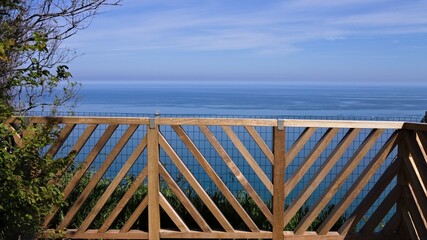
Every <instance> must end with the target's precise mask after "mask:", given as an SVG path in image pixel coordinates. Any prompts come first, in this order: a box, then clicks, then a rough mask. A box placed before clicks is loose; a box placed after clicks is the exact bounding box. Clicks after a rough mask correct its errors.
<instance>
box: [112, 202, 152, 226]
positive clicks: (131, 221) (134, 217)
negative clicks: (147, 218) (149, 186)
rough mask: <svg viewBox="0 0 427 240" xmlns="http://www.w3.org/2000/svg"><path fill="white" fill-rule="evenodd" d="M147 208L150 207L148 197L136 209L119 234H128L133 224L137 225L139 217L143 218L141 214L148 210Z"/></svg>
mask: <svg viewBox="0 0 427 240" xmlns="http://www.w3.org/2000/svg"><path fill="white" fill-rule="evenodd" d="M147 206H148V196H145V197H144V199H142V201H141V202H140V203H139V205H138V207H136V209H135V210H134V211H133V213H132V215H131V216H130V217H129V219H128V220H127V221H126V223H125V224H124V225H123V227H122V228H121V229H120V231H119V232H121V233H125V232H128V231H129V230H130V229H131V227H132V226H133V224H135V222H136V220H137V219H138V218H139V216H141V213H142V212H143V211H144V210H145V209H146V208H147Z"/></svg>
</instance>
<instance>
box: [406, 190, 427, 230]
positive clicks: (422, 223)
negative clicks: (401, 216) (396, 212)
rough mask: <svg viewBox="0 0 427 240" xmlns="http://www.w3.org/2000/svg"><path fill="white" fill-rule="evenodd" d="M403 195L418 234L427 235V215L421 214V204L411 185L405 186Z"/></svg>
mask: <svg viewBox="0 0 427 240" xmlns="http://www.w3.org/2000/svg"><path fill="white" fill-rule="evenodd" d="M402 197H403V200H404V201H405V203H406V206H407V208H408V210H409V213H410V214H411V219H412V221H413V223H414V225H415V229H416V230H417V233H418V235H420V236H426V237H427V221H426V216H424V215H423V214H421V211H420V208H419V204H418V202H417V201H416V199H414V194H413V193H412V192H411V189H410V188H409V187H405V188H404V189H403V194H402Z"/></svg>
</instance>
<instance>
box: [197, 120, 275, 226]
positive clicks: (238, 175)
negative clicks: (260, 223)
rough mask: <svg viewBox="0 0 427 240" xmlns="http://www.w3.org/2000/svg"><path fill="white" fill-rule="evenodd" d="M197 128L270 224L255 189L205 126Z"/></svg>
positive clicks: (268, 211)
mask: <svg viewBox="0 0 427 240" xmlns="http://www.w3.org/2000/svg"><path fill="white" fill-rule="evenodd" d="M199 128H200V130H201V131H202V133H203V134H204V135H205V137H206V138H207V139H208V141H209V142H210V143H211V145H212V146H213V147H214V149H215V151H216V152H217V153H218V154H219V156H220V157H221V159H222V160H223V161H224V162H225V164H226V165H227V166H228V168H229V169H230V170H231V172H232V173H233V174H234V176H235V177H236V179H237V180H238V181H239V182H240V184H242V186H243V188H244V189H245V190H246V192H247V193H248V194H249V196H250V197H251V198H252V200H253V201H254V202H255V204H256V205H257V206H258V207H259V209H260V210H261V212H262V213H263V214H264V216H265V217H266V218H267V220H268V221H269V222H270V223H271V222H272V221H273V214H272V213H271V212H270V210H269V209H268V207H267V206H266V205H265V203H264V201H263V200H262V199H261V197H260V196H259V195H258V193H257V192H256V191H255V189H254V188H253V187H252V186H251V184H250V183H249V182H248V180H247V179H246V178H245V176H244V175H243V173H242V172H241V171H240V170H239V168H238V167H237V166H236V164H235V163H234V162H233V160H232V159H231V158H230V156H229V155H228V154H227V152H226V151H225V149H224V148H223V147H222V145H221V144H220V143H219V142H218V140H217V139H216V138H215V136H214V135H213V134H212V132H211V131H210V130H209V128H208V127H207V126H199Z"/></svg>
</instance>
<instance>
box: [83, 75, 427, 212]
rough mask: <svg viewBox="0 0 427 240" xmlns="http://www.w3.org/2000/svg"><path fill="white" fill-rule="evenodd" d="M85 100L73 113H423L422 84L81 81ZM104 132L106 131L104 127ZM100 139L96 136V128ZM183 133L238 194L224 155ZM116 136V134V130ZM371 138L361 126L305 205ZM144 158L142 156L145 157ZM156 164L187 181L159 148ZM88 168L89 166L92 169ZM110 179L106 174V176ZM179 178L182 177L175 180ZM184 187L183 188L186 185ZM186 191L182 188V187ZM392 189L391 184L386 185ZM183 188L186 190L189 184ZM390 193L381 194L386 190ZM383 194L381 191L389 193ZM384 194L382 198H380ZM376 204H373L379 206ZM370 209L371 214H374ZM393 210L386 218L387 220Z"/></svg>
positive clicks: (240, 160) (232, 151) (189, 159)
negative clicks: (159, 161) (338, 84)
mask: <svg viewBox="0 0 427 240" xmlns="http://www.w3.org/2000/svg"><path fill="white" fill-rule="evenodd" d="M80 93H81V95H82V96H83V99H82V101H81V103H80V105H79V106H78V108H77V109H76V112H88V113H95V114H104V113H112V114H113V115H114V113H124V114H135V115H138V114H141V115H143V114H154V113H155V112H157V111H159V112H160V115H161V116H162V115H172V116H173V115H176V116H180V115H195V116H197V115H202V116H203V115H209V116H219V117H220V116H224V115H233V116H261V117H262V116H293V117H297V116H301V117H310V118H311V117H313V118H322V117H325V116H329V117H337V118H338V119H340V118H356V119H358V118H362V119H371V118H372V119H375V118H378V119H381V120H383V119H389V120H410V121H420V120H421V118H422V117H423V116H424V114H425V111H426V110H427V96H426V93H427V86H405V87H402V86H372V85H371V86H361V85H359V86H344V85H341V86H334V85H324V86H320V85H315V86H313V85H302V84H301V85H289V84H287V85H286V84H275V83H269V84H261V83H242V82H241V83H224V82H222V83H204V84H201V83H179V84H178V83H171V82H169V83H165V82H160V83H153V82H141V83H136V82H90V83H89V84H85V85H84V86H83V88H82V89H81V92H80ZM103 127H105V126H103ZM121 127H122V128H123V129H122V128H119V130H118V132H119V133H117V134H118V135H120V134H121V133H122V132H123V131H124V130H125V128H124V126H121ZM210 129H211V131H212V132H213V134H214V135H215V136H216V138H217V139H218V140H219V141H220V142H221V144H222V146H223V147H224V148H225V151H226V152H227V153H228V154H229V155H230V157H231V158H232V160H233V161H234V162H235V163H236V165H237V166H239V169H240V170H241V171H242V173H243V175H244V176H246V177H247V179H248V181H249V182H250V183H251V184H252V185H253V186H254V188H255V189H256V191H257V192H259V193H260V195H261V197H262V198H263V199H266V200H268V199H270V198H271V194H270V193H269V192H268V191H267V189H266V187H265V186H264V185H263V184H262V183H261V181H260V179H259V178H258V177H257V175H256V174H255V173H254V171H253V170H252V169H251V167H250V166H248V164H247V162H246V160H245V159H244V157H243V156H242V155H241V153H240V152H239V151H238V150H237V149H236V147H235V146H234V145H233V143H231V142H230V140H229V138H228V136H227V135H226V134H225V133H224V132H223V130H222V129H221V128H220V127H217V126H211V127H210ZM99 130H100V131H99V133H97V137H99V136H100V134H101V132H102V131H101V130H103V129H99ZM184 130H185V131H186V132H187V134H188V135H189V137H190V138H191V139H192V140H193V141H194V143H195V145H197V147H198V149H199V150H200V151H201V153H202V155H203V156H204V157H205V158H206V159H207V161H208V162H209V163H210V164H211V165H212V167H213V168H214V169H215V171H216V172H217V173H218V175H219V176H220V177H221V179H223V181H225V182H226V184H227V187H229V188H230V190H231V191H232V192H233V194H238V192H239V191H241V190H242V186H241V185H240V184H239V182H238V181H237V179H236V178H235V177H234V175H233V174H232V173H231V172H230V170H229V169H228V167H227V166H226V165H225V164H224V163H223V162H222V160H221V159H222V158H221V157H220V156H218V154H217V153H216V152H215V150H214V149H213V148H212V147H211V145H210V143H209V142H208V141H207V140H206V138H205V137H204V136H203V134H201V133H200V131H199V130H198V129H197V128H196V127H192V126H184ZM303 130H304V129H303V128H290V129H287V133H286V134H287V143H286V149H289V148H290V147H291V145H292V144H293V142H294V141H295V140H296V139H297V138H298V137H299V136H300V134H301V133H302V131H303ZM326 130H327V129H319V130H318V131H317V132H316V134H314V135H313V137H312V139H311V141H309V142H308V143H307V144H306V146H304V148H303V149H302V150H301V151H300V152H299V154H298V155H297V156H296V157H295V160H294V162H293V163H292V164H291V165H290V166H289V167H288V168H287V170H286V174H285V178H286V180H289V178H290V177H291V176H292V175H293V174H294V173H295V171H296V169H298V167H299V166H300V165H301V164H303V162H304V159H305V158H306V157H307V156H308V155H309V154H310V152H311V150H312V148H313V147H314V145H315V143H316V142H317V141H319V139H321V138H322V136H323V134H324V133H325V131H326ZM234 131H235V132H236V134H237V135H238V137H239V138H240V139H242V142H243V144H244V145H245V147H247V149H248V151H249V152H250V154H251V155H252V156H253V157H254V158H255V159H256V160H257V162H258V163H259V164H260V167H261V168H262V169H263V171H264V172H265V173H266V174H267V175H268V177H269V178H270V180H271V178H272V166H271V164H270V163H269V162H268V160H267V158H266V156H265V155H264V154H263V153H262V151H261V150H260V149H259V147H257V145H256V144H255V143H254V142H253V141H252V140H251V138H250V137H249V136H248V134H247V132H246V131H245V130H244V129H243V127H235V128H234ZM257 131H258V132H259V134H260V135H261V137H262V138H263V139H264V141H265V142H266V143H267V145H269V146H271V145H272V132H271V128H268V129H267V128H263V127H259V128H257ZM116 132H117V131H116ZM346 132H347V129H341V130H340V132H339V133H338V134H337V136H336V137H335V138H334V140H332V142H331V144H330V145H329V146H328V147H327V148H326V149H325V150H324V152H323V153H322V155H320V156H319V158H318V160H316V162H315V163H314V164H313V166H312V167H311V168H310V169H309V171H308V172H307V173H306V174H305V175H304V177H303V178H302V179H301V180H300V181H299V183H298V184H297V185H296V186H295V188H294V190H293V191H292V192H291V193H290V194H289V196H288V197H287V198H286V203H287V204H290V203H291V202H292V201H293V200H294V199H295V198H296V197H297V196H298V194H299V193H300V192H301V191H302V189H304V187H305V185H306V184H307V183H308V182H309V181H310V179H311V178H312V177H313V176H314V175H315V173H316V171H318V169H320V168H321V166H322V164H324V162H325V161H326V159H327V158H328V155H329V154H331V153H332V152H333V150H334V148H335V147H336V146H337V145H338V144H339V141H340V140H341V139H342V138H343V136H344V135H345V134H346ZM391 132H392V131H388V132H387V131H386V132H385V133H384V134H383V136H382V137H381V138H380V139H379V141H378V143H377V144H376V145H375V146H373V148H372V149H371V150H370V151H369V152H368V153H367V155H366V157H365V158H364V159H363V160H362V161H361V163H360V165H359V166H358V167H357V168H356V169H355V170H354V172H353V174H352V175H351V176H350V177H348V179H347V180H346V181H345V182H344V183H343V185H342V187H341V189H340V191H338V192H337V193H336V194H335V196H334V198H333V199H332V200H331V202H330V203H331V204H336V203H337V202H338V201H339V200H340V199H341V198H343V196H344V194H345V193H346V192H347V191H348V190H349V189H350V187H351V185H352V184H353V182H354V181H355V180H356V178H357V177H358V176H359V175H360V173H361V172H362V171H363V170H364V169H365V168H366V167H367V166H368V164H369V162H370V160H371V159H373V158H374V156H375V154H376V152H377V151H378V149H380V148H381V146H382V144H383V143H384V142H385V141H386V140H387V138H388V136H389V135H390V134H391ZM161 133H162V134H163V135H164V136H165V138H166V139H167V141H169V142H170V144H171V146H172V147H173V149H174V150H176V152H177V154H178V155H179V156H180V157H181V158H182V160H183V161H184V162H185V164H186V166H187V167H188V168H189V170H190V171H191V172H192V173H193V174H194V176H195V178H196V179H197V180H198V181H200V183H201V185H202V186H203V188H205V189H206V190H207V191H208V192H214V191H215V189H216V187H215V185H214V184H213V183H212V181H210V179H209V177H208V176H207V175H206V173H205V172H204V171H203V170H202V168H201V167H200V165H199V164H198V162H197V161H196V160H195V159H194V157H193V155H192V154H191V153H190V152H189V150H188V149H187V148H186V147H185V146H184V145H183V143H182V141H180V140H179V138H178V137H177V135H176V134H175V133H174V131H173V130H172V129H171V128H170V127H169V126H161ZM144 134H145V132H144V131H142V132H140V133H137V134H136V135H137V136H136V137H135V139H133V140H131V141H130V142H129V143H128V144H127V145H126V147H125V148H124V149H123V150H122V152H121V154H120V155H119V156H118V157H117V159H116V160H115V162H114V163H113V164H112V166H111V167H110V168H109V170H108V171H107V173H106V175H108V176H111V177H113V176H115V175H116V174H117V172H118V171H119V169H120V168H121V167H122V166H123V164H124V162H125V161H126V160H127V159H128V157H129V156H130V154H131V152H132V151H133V150H134V149H135V147H136V145H137V144H138V142H139V141H140V138H141V137H142V136H143V135H144ZM369 134H370V129H364V130H363V131H362V132H361V133H360V134H359V136H358V137H357V138H356V139H355V140H354V142H353V143H352V146H350V147H349V149H348V150H347V151H346V152H345V153H344V154H343V156H342V157H341V158H340V159H339V160H338V161H337V163H336V164H335V166H334V168H333V169H332V170H331V171H330V172H329V173H328V175H327V176H326V177H325V179H324V181H323V182H322V184H320V185H319V186H318V187H317V189H316V191H315V192H314V193H313V194H312V196H311V197H310V199H308V200H307V204H308V205H313V204H314V202H315V201H316V199H317V198H319V197H320V195H321V194H322V193H323V191H324V190H325V189H326V187H327V186H328V184H330V183H331V182H332V181H333V179H334V178H335V176H336V175H337V174H338V173H339V171H340V170H341V168H342V167H343V166H345V164H346V163H347V161H348V160H349V159H350V158H351V156H352V155H353V154H354V152H355V151H356V149H357V148H358V147H359V145H360V144H361V143H362V142H363V140H364V139H365V137H367V136H368V135H369ZM118 138H119V137H118V136H116V137H113V138H112V140H110V141H109V142H108V144H107V147H105V148H104V149H103V150H102V152H101V154H100V155H99V156H98V157H97V159H96V160H95V162H94V164H93V165H92V166H91V167H92V168H93V170H94V171H96V170H97V169H98V168H99V166H100V165H101V164H102V163H103V161H104V158H105V156H107V155H108V154H109V151H110V150H111V148H112V146H113V145H114V144H115V142H116V141H117V140H118ZM94 144H95V140H93V142H92V143H91V145H88V146H87V149H84V151H82V154H81V155H82V158H81V160H83V159H84V157H85V156H86V155H87V153H88V152H89V151H90V149H91V147H93V145H94ZM144 154H146V152H145V153H144ZM395 154H396V153H392V154H390V157H389V158H388V159H387V160H386V161H385V164H383V165H384V166H381V168H380V169H379V170H378V174H375V175H374V176H373V178H372V179H371V181H370V182H369V183H368V184H367V186H366V187H365V188H364V189H363V191H362V193H361V195H360V196H359V197H358V198H357V199H356V200H355V202H354V203H353V204H352V206H351V207H350V208H349V209H348V210H347V211H348V213H350V212H351V211H352V209H353V208H354V207H355V206H357V204H358V203H360V201H361V199H362V198H363V196H365V195H366V193H367V192H368V191H369V189H370V188H371V187H372V186H373V184H375V182H376V181H377V180H378V178H379V176H380V175H381V173H382V172H384V170H385V168H386V167H387V166H388V165H389V164H390V163H391V162H392V161H393V157H394V156H395ZM144 159H147V156H146V155H143V156H142V157H141V159H140V160H138V161H137V163H136V164H135V166H133V167H132V169H131V171H130V173H131V174H134V175H137V174H139V172H140V171H141V169H142V167H143V166H145V164H146V160H144ZM160 159H161V161H162V163H163V164H164V166H165V168H166V169H167V171H169V172H170V173H171V175H172V176H173V178H174V180H175V181H177V182H178V183H179V184H184V185H185V184H186V183H185V181H181V180H182V179H181V178H182V176H181V175H180V173H179V171H178V170H177V168H176V166H175V165H174V164H173V163H172V162H171V160H170V159H169V158H168V157H167V155H166V154H165V152H164V151H163V150H161V151H160ZM92 168H91V169H92ZM108 176H107V177H108ZM180 179H181V180H180ZM185 186H186V185H185ZM185 186H184V187H185ZM391 187H392V184H391V185H390V186H389V188H391ZM187 188H188V186H187ZM388 191H390V189H388V190H386V193H387V192H388ZM386 193H384V194H386ZM384 194H382V195H381V197H380V200H381V199H383V198H384V197H385V195H384ZM380 200H378V202H376V203H375V204H374V205H375V206H378V205H379V203H380ZM373 210H375V207H372V209H371V210H370V211H369V214H372V211H373ZM393 211H395V210H392V211H391V213H390V214H388V215H387V216H388V217H390V216H389V215H392V213H393Z"/></svg>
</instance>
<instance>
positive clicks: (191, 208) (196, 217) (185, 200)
mask: <svg viewBox="0 0 427 240" xmlns="http://www.w3.org/2000/svg"><path fill="white" fill-rule="evenodd" d="M159 173H160V176H161V177H162V178H163V180H164V181H165V182H166V184H167V185H168V186H169V187H170V189H171V190H172V192H173V193H174V194H175V196H176V197H177V198H178V200H179V201H180V202H181V204H182V205H183V206H184V207H185V209H187V211H188V213H189V214H190V215H191V217H193V219H194V221H195V222H196V223H197V225H199V227H200V229H202V231H204V232H212V229H211V228H210V227H209V225H208V224H207V223H206V221H205V220H204V219H203V217H202V215H200V213H199V212H198V211H197V209H196V208H195V207H194V205H193V204H192V203H191V201H190V200H189V199H188V197H187V196H186V195H185V193H184V192H183V191H182V190H181V188H180V187H179V186H178V184H176V182H175V180H174V179H173V178H172V176H171V175H170V174H169V173H168V171H167V170H166V168H165V167H164V166H163V165H162V164H161V163H159Z"/></svg>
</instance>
